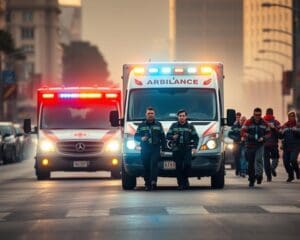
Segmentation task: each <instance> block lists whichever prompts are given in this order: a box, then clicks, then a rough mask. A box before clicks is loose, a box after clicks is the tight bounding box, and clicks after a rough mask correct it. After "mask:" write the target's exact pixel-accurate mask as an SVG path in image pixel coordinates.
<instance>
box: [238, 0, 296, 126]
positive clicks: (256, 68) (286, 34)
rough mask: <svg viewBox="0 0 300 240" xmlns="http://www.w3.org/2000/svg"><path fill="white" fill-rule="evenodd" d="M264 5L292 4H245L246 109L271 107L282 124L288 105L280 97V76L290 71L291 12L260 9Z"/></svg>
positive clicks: (287, 0) (249, 0)
mask: <svg viewBox="0 0 300 240" xmlns="http://www.w3.org/2000/svg"><path fill="white" fill-rule="evenodd" d="M263 2H268V3H275V4H282V5H285V6H291V4H292V0H276V1H275V0H268V1H263V0H244V6H243V11H244V75H243V87H244V93H245V96H246V98H247V103H248V106H247V107H248V108H253V107H256V106H259V107H261V108H263V110H264V109H266V108H268V107H272V108H274V110H275V113H276V116H277V117H278V118H279V119H280V120H283V119H284V118H286V117H285V116H286V112H287V111H288V105H289V103H290V102H291V97H284V96H283V95H282V86H281V84H282V79H283V74H282V73H283V72H284V71H289V70H292V55H293V51H292V11H290V10H288V9H286V8H282V7H262V3H263Z"/></svg>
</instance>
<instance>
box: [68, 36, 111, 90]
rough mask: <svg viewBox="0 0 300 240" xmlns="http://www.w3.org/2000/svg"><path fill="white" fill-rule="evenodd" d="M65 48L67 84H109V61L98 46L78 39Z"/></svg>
mask: <svg viewBox="0 0 300 240" xmlns="http://www.w3.org/2000/svg"><path fill="white" fill-rule="evenodd" d="M63 48H64V56H63V66H64V67H63V82H64V84H65V85H67V86H71V85H72V86H74V85H98V86H108V85H109V80H108V77H109V72H108V70H107V63H106V61H105V59H104V58H103V56H102V54H101V53H100V52H99V50H98V48H97V47H95V46H92V45H91V44H90V43H89V42H82V41H76V42H71V43H70V45H64V46H63Z"/></svg>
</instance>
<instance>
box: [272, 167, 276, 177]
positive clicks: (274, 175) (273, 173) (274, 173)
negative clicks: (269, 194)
mask: <svg viewBox="0 0 300 240" xmlns="http://www.w3.org/2000/svg"><path fill="white" fill-rule="evenodd" d="M271 171H272V175H273V177H276V176H277V173H276V171H275V169H272V170H271Z"/></svg>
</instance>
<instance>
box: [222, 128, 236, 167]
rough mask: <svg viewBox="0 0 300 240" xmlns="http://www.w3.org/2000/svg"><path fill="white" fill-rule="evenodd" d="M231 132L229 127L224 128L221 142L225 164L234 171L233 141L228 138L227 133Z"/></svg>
mask: <svg viewBox="0 0 300 240" xmlns="http://www.w3.org/2000/svg"><path fill="white" fill-rule="evenodd" d="M230 130H231V128H230V127H227V126H226V127H225V128H224V134H223V137H224V138H223V141H224V146H225V164H228V165H230V166H231V168H232V169H235V162H234V154H233V151H234V143H233V140H232V139H231V138H230V137H228V133H229V131H230Z"/></svg>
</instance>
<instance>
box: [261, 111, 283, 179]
mask: <svg viewBox="0 0 300 240" xmlns="http://www.w3.org/2000/svg"><path fill="white" fill-rule="evenodd" d="M264 120H265V121H266V122H267V123H268V125H269V128H270V131H271V136H270V138H268V139H267V140H266V142H265V149H264V168H265V173H266V175H267V181H268V182H271V181H272V175H273V176H274V177H276V175H277V173H276V168H277V166H278V161H279V150H278V137H279V130H280V122H279V121H277V120H276V119H275V117H274V115H273V109H272V108H268V109H267V111H266V115H265V116H264ZM271 159H272V163H270V160H271Z"/></svg>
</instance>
